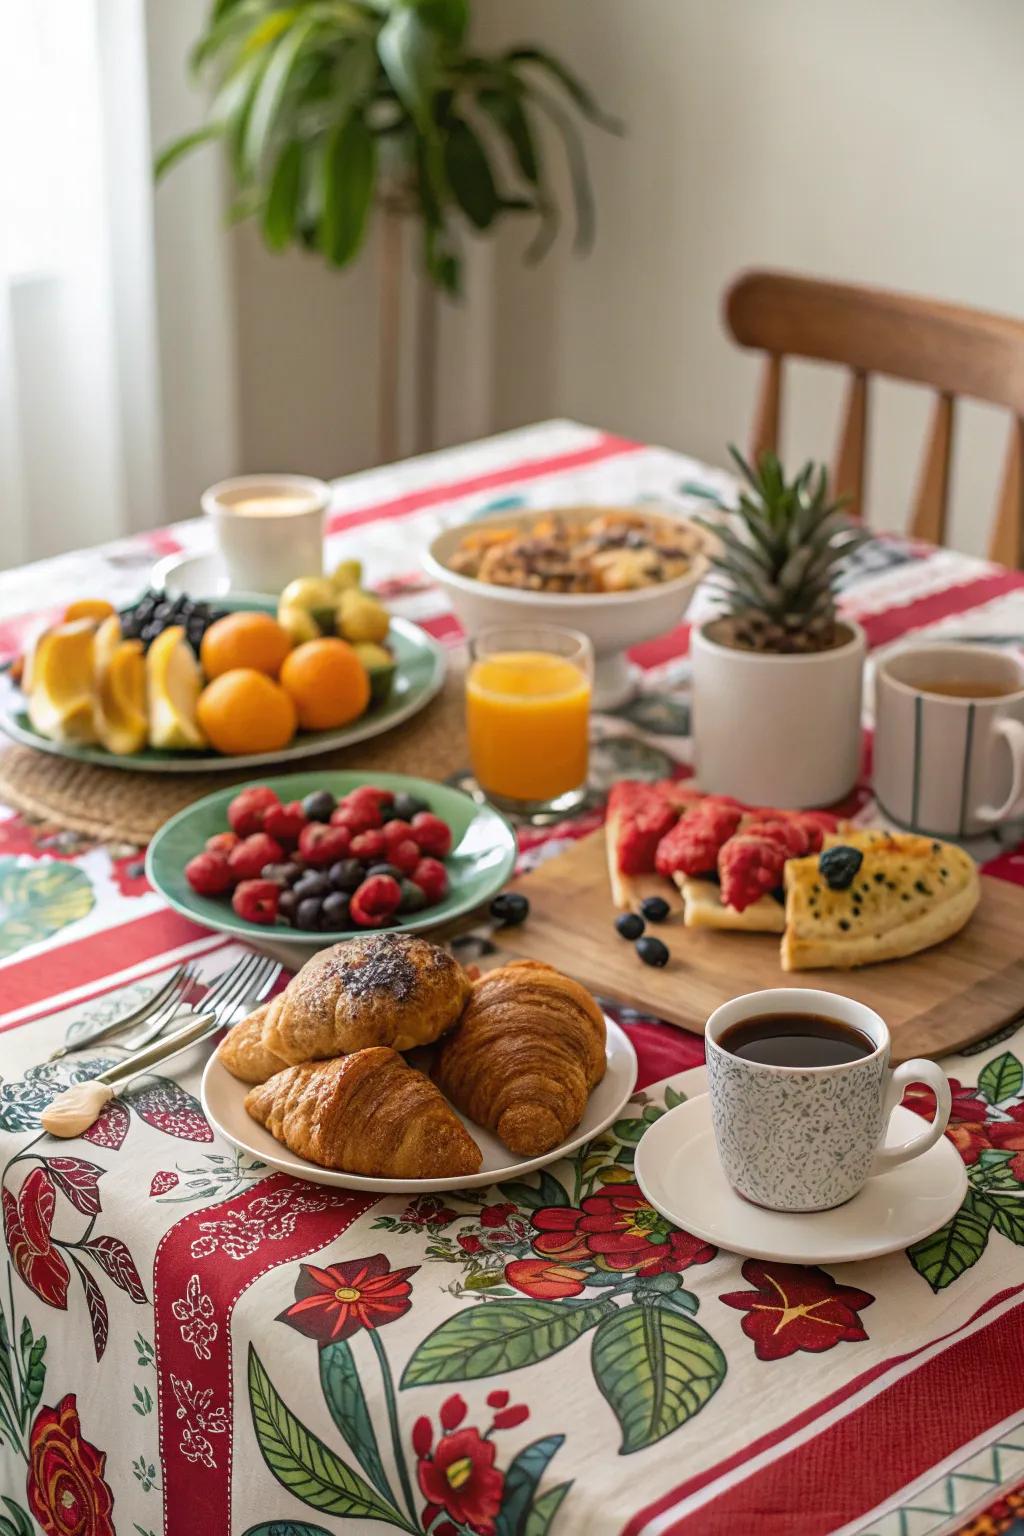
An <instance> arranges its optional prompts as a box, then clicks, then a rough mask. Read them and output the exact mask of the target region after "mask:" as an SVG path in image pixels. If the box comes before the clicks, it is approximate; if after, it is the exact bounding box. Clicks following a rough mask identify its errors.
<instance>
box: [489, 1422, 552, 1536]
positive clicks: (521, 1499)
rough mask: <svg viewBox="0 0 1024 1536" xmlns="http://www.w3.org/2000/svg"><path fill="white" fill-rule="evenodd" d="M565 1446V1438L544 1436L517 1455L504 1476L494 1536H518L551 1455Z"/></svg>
mask: <svg viewBox="0 0 1024 1536" xmlns="http://www.w3.org/2000/svg"><path fill="white" fill-rule="evenodd" d="M564 1444H565V1436H564V1435H547V1436H545V1438H544V1439H543V1440H534V1442H533V1444H532V1445H527V1446H525V1447H524V1448H523V1450H521V1451H520V1452H519V1455H518V1456H517V1457H516V1458H515V1460H514V1461H513V1462H512V1464H511V1465H510V1467H509V1469H508V1471H507V1472H506V1473H505V1491H504V1493H503V1494H502V1499H501V1508H500V1509H499V1511H498V1516H497V1519H496V1520H495V1523H494V1532H495V1536H519V1532H520V1531H521V1530H522V1527H523V1520H524V1517H525V1515H526V1511H527V1510H528V1509H529V1507H530V1503H531V1501H532V1499H533V1495H534V1492H535V1490H536V1488H537V1484H538V1483H539V1482H540V1480H541V1478H542V1477H543V1476H544V1473H545V1470H546V1469H547V1465H548V1462H549V1461H550V1460H551V1458H552V1456H554V1455H555V1453H556V1452H557V1451H558V1450H559V1449H560V1448H561V1446H563V1445H564Z"/></svg>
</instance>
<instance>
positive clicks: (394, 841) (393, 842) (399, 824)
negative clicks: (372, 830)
mask: <svg viewBox="0 0 1024 1536" xmlns="http://www.w3.org/2000/svg"><path fill="white" fill-rule="evenodd" d="M381 831H382V832H383V833H384V841H385V843H386V844H387V846H388V847H389V848H394V847H397V845H398V844H399V843H404V842H405V841H406V840H407V839H408V838H412V840H413V842H416V834H415V833H414V832H413V830H412V827H411V826H410V824H409V822H407V821H402V820H401V819H400V817H397V816H396V817H394V818H393V820H391V821H386V822H385V823H384V825H383V827H382V828H381ZM418 846H419V845H418V844H417V847H418Z"/></svg>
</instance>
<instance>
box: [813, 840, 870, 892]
mask: <svg viewBox="0 0 1024 1536" xmlns="http://www.w3.org/2000/svg"><path fill="white" fill-rule="evenodd" d="M863 862H864V855H863V854H862V853H861V851H860V849H859V848H851V847H849V845H848V844H846V843H840V844H839V846H838V847H836V848H826V849H825V852H824V853H822V854H819V856H818V868H819V869H820V870H821V873H822V874H823V875H824V877H825V883H826V885H827V886H828V888H829V890H831V891H847V890H849V888H850V886H851V885H852V884H853V882H854V880H855V879H856V878H857V871H858V870H859V869H860V867H861V865H862V864H863Z"/></svg>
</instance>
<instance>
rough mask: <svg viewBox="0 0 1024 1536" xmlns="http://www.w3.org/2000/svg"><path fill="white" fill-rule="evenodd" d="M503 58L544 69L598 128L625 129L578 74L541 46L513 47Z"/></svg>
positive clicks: (617, 130) (614, 131)
mask: <svg viewBox="0 0 1024 1536" xmlns="http://www.w3.org/2000/svg"><path fill="white" fill-rule="evenodd" d="M505 58H506V59H507V60H508V61H509V63H512V64H533V65H535V66H536V67H537V68H539V69H542V70H545V71H546V72H547V73H548V74H549V75H550V76H551V78H552V79H553V80H556V81H557V82H558V84H559V85H560V86H561V87H562V89H563V90H564V91H565V92H566V93H567V95H568V96H569V98H570V99H571V101H572V102H573V103H574V104H575V106H577V107H578V108H579V110H580V111H581V112H582V113H583V116H584V117H586V118H589V120H590V121H591V122H592V123H596V124H597V126H598V127H599V128H604V129H605V130H606V131H607V132H608V133H616V134H621V133H623V132H624V131H625V128H624V124H623V123H622V121H621V120H620V119H619V118H617V117H612V116H610V114H609V113H607V112H605V111H603V110H602V108H601V107H599V106H598V104H597V102H596V101H595V100H594V98H593V96H591V94H590V92H589V91H588V90H587V88H586V86H585V85H584V84H583V82H582V80H580V78H579V76H578V75H574V74H573V73H572V72H571V70H569V69H567V68H566V66H565V65H564V64H563V63H562V62H561V60H560V59H556V58H555V57H554V56H553V55H552V54H550V53H545V52H544V50H543V49H541V48H513V49H512V50H511V51H510V52H509V53H506V55H505Z"/></svg>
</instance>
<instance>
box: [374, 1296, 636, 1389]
mask: <svg viewBox="0 0 1024 1536" xmlns="http://www.w3.org/2000/svg"><path fill="white" fill-rule="evenodd" d="M612 1306H613V1303H610V1302H608V1301H603V1300H602V1301H596V1302H588V1303H586V1304H585V1305H584V1306H573V1307H568V1306H566V1305H564V1304H563V1303H560V1302H552V1301H488V1302H485V1303H484V1304H483V1305H482V1306H476V1307H471V1308H469V1309H468V1310H467V1311H465V1312H459V1313H458V1314H457V1315H456V1316H455V1317H449V1318H446V1319H445V1321H444V1322H443V1323H441V1324H440V1326H439V1327H437V1328H435V1329H434V1331H433V1333H431V1334H428V1335H427V1337H426V1338H425V1339H424V1340H423V1343H422V1344H420V1345H419V1347H418V1348H417V1350H416V1352H415V1353H414V1354H413V1356H412V1359H411V1360H410V1361H409V1364H408V1365H407V1366H406V1368H405V1374H404V1375H403V1377H402V1386H403V1387H422V1386H428V1385H430V1384H432V1383H434V1382H439V1381H476V1380H478V1379H479V1378H480V1377H481V1376H500V1375H502V1374H503V1373H504V1372H505V1371H518V1370H519V1369H520V1368H521V1367H522V1366H524V1365H536V1364H537V1362H538V1361H540V1360H547V1359H548V1357H549V1356H550V1355H555V1354H557V1353H558V1351H559V1350H560V1349H565V1348H566V1346H567V1345H569V1344H572V1343H573V1342H574V1341H575V1340H576V1339H578V1338H579V1337H580V1335H581V1334H583V1333H586V1331H587V1329H588V1328H593V1327H594V1326H595V1324H597V1323H599V1322H600V1321H601V1319H602V1318H604V1317H606V1316H607V1315H608V1312H609V1310H611V1308H612Z"/></svg>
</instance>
